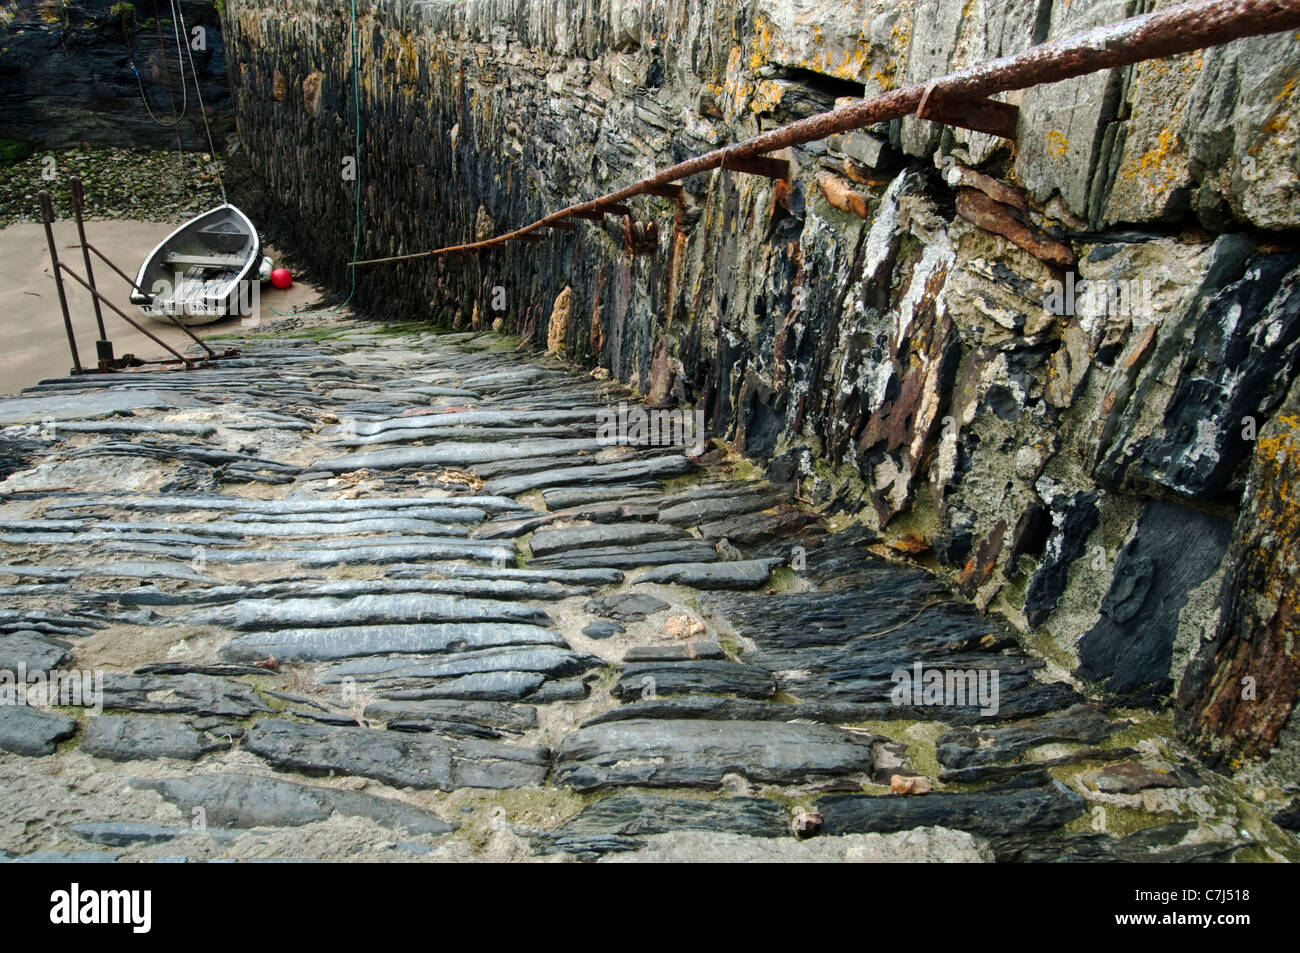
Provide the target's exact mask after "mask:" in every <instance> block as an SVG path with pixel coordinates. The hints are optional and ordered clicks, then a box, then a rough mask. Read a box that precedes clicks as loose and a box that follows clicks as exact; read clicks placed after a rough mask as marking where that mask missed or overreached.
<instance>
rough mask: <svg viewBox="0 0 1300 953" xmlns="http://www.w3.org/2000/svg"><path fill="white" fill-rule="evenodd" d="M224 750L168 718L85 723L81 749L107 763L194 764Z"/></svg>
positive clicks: (108, 717)
mask: <svg viewBox="0 0 1300 953" xmlns="http://www.w3.org/2000/svg"><path fill="white" fill-rule="evenodd" d="M225 747H227V746H226V745H224V744H221V743H213V742H212V741H210V740H208V739H205V738H204V737H203V735H201V734H199V733H198V732H197V731H195V730H194V729H193V728H191V727H189V726H188V725H186V724H183V723H182V722H178V721H172V720H171V719H169V718H151V717H148V716H143V715H139V716H122V715H101V716H99V717H98V718H91V719H90V720H89V721H88V722H86V729H85V732H84V734H83V736H82V740H81V750H82V751H84V752H86V753H87V754H90V755H94V756H95V757H96V758H106V759H107V760H109V761H136V760H153V759H155V758H177V759H179V760H182V761H196V760H198V759H199V758H201V757H202V756H203V755H204V754H206V753H207V752H209V751H216V750H219V749H221V748H225Z"/></svg>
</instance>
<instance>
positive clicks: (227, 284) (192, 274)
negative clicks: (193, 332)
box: [131, 204, 262, 327]
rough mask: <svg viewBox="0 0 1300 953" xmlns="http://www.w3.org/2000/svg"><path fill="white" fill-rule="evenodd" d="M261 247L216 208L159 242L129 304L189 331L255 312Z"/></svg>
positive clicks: (244, 223) (235, 212)
mask: <svg viewBox="0 0 1300 953" xmlns="http://www.w3.org/2000/svg"><path fill="white" fill-rule="evenodd" d="M261 262H262V242H261V239H260V238H259V237H258V234H257V229H256V228H255V227H254V226H253V223H252V222H251V221H250V220H249V218H248V216H246V215H245V214H244V213H243V212H241V211H240V210H239V209H238V208H236V207H235V206H233V205H229V204H226V205H219V206H217V207H216V208H214V209H211V210H209V211H207V212H204V213H203V214H202V215H199V216H196V217H195V218H192V219H190V220H189V221H188V222H186V223H184V224H183V225H181V226H180V227H179V228H177V229H176V230H175V231H173V232H172V233H171V234H170V235H168V236H167V237H166V238H164V239H163V240H162V241H161V242H160V243H159V244H158V246H157V247H156V248H154V250H153V251H152V252H151V253H150V254H149V256H148V257H147V258H146V259H145V260H144V263H143V264H142V265H141V266H140V270H139V272H138V273H137V275H136V279H135V286H136V287H135V289H134V290H133V291H132V292H131V303H132V304H134V305H135V306H136V307H137V308H139V309H140V312H141V313H142V314H143V315H144V316H145V317H147V318H150V319H151V320H154V321H158V322H160V323H163V324H175V323H177V322H179V323H181V324H184V325H186V326H187V327H188V326H195V325H203V324H211V323H212V322H214V321H220V320H221V319H222V318H225V317H230V316H234V315H240V316H248V315H252V314H255V313H256V310H257V306H258V292H259V287H260V286H259V282H258V274H257V272H258V268H259V266H260V265H261Z"/></svg>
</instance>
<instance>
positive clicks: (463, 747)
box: [0, 323, 1293, 861]
mask: <svg viewBox="0 0 1300 953" xmlns="http://www.w3.org/2000/svg"><path fill="white" fill-rule="evenodd" d="M223 343H225V342H223ZM240 343H241V345H242V347H243V357H242V358H240V359H238V360H234V361H229V362H223V363H222V364H221V365H220V366H217V367H214V368H212V369H204V370H195V371H192V372H189V373H179V372H164V373H156V372H151V373H133V374H130V375H119V376H117V377H115V378H113V379H111V380H97V379H58V380H50V381H45V382H43V383H42V384H40V385H39V386H37V387H34V388H31V389H29V390H28V391H26V392H24V393H23V394H21V395H19V396H17V397H15V398H12V399H5V400H0V427H2V428H3V430H0V477H3V478H4V482H3V483H0V494H2V496H0V549H2V552H0V591H2V592H3V596H4V599H3V602H0V606H3V608H0V672H6V673H8V674H6V675H4V676H2V677H3V678H7V679H8V681H7V682H0V688H7V690H8V691H9V697H10V698H12V696H13V684H14V680H15V679H16V678H17V676H18V675H19V674H21V675H23V676H24V677H25V678H26V679H27V682H28V686H27V687H28V697H29V700H30V701H31V702H33V703H34V704H29V705H15V704H5V705H0V768H2V776H3V781H2V782H0V787H2V788H3V798H2V799H0V848H2V849H3V851H4V856H6V857H8V858H13V859H22V858H29V859H61V858H74V859H87V858H90V859H99V860H105V861H131V860H190V861H202V860H213V859H222V858H234V859H257V858H281V859H369V860H376V859H378V860H393V861H430V860H464V859H491V860H502V859H539V860H549V861H558V860H573V859H581V860H627V859H632V860H638V859H639V860H647V861H650V860H682V859H707V860H817V861H828V860H908V861H910V860H937V861H965V860H1071V859H1088V860H1095V859H1115V860H1148V859H1154V860H1193V859H1195V860H1204V859H1208V860H1229V859H1236V860H1246V859H1255V860H1260V859H1266V858H1268V857H1270V856H1271V857H1273V858H1280V857H1281V856H1283V855H1286V856H1290V855H1291V853H1293V851H1292V848H1291V847H1289V846H1288V845H1287V842H1286V840H1285V839H1284V838H1281V837H1277V836H1276V831H1275V830H1272V829H1271V827H1270V825H1269V824H1268V823H1267V821H1266V820H1265V819H1264V818H1263V817H1262V816H1260V815H1258V814H1257V813H1256V812H1255V811H1254V810H1253V805H1252V799H1251V798H1250V796H1249V792H1247V791H1245V790H1244V789H1242V788H1241V787H1240V786H1238V785H1236V784H1234V783H1231V782H1229V781H1227V780H1225V779H1222V778H1219V777H1217V776H1214V775H1211V774H1209V773H1208V772H1206V771H1205V770H1204V769H1203V768H1201V767H1199V766H1197V765H1196V764H1195V763H1194V762H1192V761H1191V760H1190V759H1188V758H1187V757H1186V755H1185V754H1184V753H1183V752H1182V751H1181V749H1180V748H1179V747H1178V745H1177V744H1176V743H1174V742H1173V741H1171V740H1169V733H1170V729H1169V723H1168V718H1167V716H1164V715H1153V714H1151V713H1148V712H1141V711H1116V710H1107V709H1105V708H1104V707H1102V705H1101V704H1100V703H1098V702H1096V701H1094V700H1090V699H1089V698H1087V697H1085V696H1084V695H1083V694H1081V693H1080V691H1079V690H1078V687H1077V686H1074V685H1071V684H1070V683H1069V682H1068V681H1065V680H1061V677H1060V676H1059V674H1058V673H1054V672H1053V671H1052V670H1051V669H1050V667H1049V666H1047V665H1046V664H1045V663H1044V662H1042V661H1040V660H1038V659H1036V658H1035V657H1034V656H1033V655H1032V654H1031V653H1029V652H1027V651H1026V649H1025V648H1023V647H1022V645H1021V644H1020V642H1019V641H1018V640H1017V639H1016V638H1015V637H1014V636H1013V633H1012V631H1011V630H1010V629H1009V628H1007V627H1006V626H1005V625H1004V624H1002V623H1001V622H1000V621H999V620H998V619H996V618H994V617H992V616H983V615H981V614H979V612H977V611H976V610H975V608H974V607H973V606H971V605H970V604H968V603H967V602H965V601H963V600H961V599H959V598H957V597H955V596H954V595H952V594H951V593H949V592H948V591H947V590H946V589H945V588H944V587H943V586H942V585H941V584H940V583H938V582H937V581H936V580H935V579H934V578H932V577H931V576H930V575H929V574H928V573H927V572H926V571H925V570H923V569H921V568H918V567H916V566H912V565H908V564H905V563H901V562H898V561H896V560H891V559H889V558H886V556H885V555H884V554H886V552H887V551H886V550H884V549H883V548H882V547H881V546H880V545H878V544H879V540H878V538H877V537H876V536H875V535H874V534H873V533H871V532H870V531H868V530H867V529H865V528H863V527H861V526H857V525H854V526H848V527H838V528H837V527H833V526H832V525H831V524H830V523H828V522H827V521H826V520H825V519H824V518H823V517H822V516H820V515H819V514H817V513H814V512H811V511H810V510H808V509H807V508H806V507H804V506H803V505H802V504H800V503H798V502H797V501H795V499H794V498H793V495H792V492H791V488H789V487H782V486H777V485H773V484H770V483H768V482H765V481H764V479H763V478H762V476H761V474H760V473H759V472H758V471H757V470H755V469H754V468H753V467H752V466H751V465H750V464H749V463H747V462H746V461H744V460H742V459H740V458H737V457H735V456H734V455H732V454H730V452H729V451H728V450H727V448H726V447H724V446H721V445H718V444H716V443H712V442H710V443H708V444H706V445H705V446H704V447H698V446H696V447H692V446H689V445H687V446H682V445H667V446H611V445H609V444H608V442H607V441H604V440H601V439H600V435H599V434H598V430H597V423H598V414H599V413H600V411H601V410H602V409H605V408H610V407H617V405H618V404H619V403H620V402H622V401H628V402H629V403H631V404H632V405H633V406H635V405H636V404H635V401H634V400H632V398H631V396H630V395H629V394H628V393H627V392H626V391H625V390H623V389H622V388H620V387H619V386H617V385H614V384H612V383H609V382H603V381H599V380H596V379H593V378H592V377H591V376H587V375H584V374H580V373H578V372H575V371H573V370H572V369H570V368H567V367H564V366H562V365H560V364H559V363H557V362H555V361H554V360H553V359H547V360H542V359H539V358H537V357H524V356H521V355H519V354H517V353H515V352H514V351H513V350H512V349H510V347H509V345H508V344H507V342H505V341H504V339H502V338H498V337H495V336H492V335H475V334H445V335H435V334H432V333H427V332H419V331H412V330H410V329H409V328H394V329H383V328H378V327H376V326H374V325H360V324H354V323H345V324H341V325H337V326H332V327H329V328H320V327H317V328H307V329H299V330H297V331H295V332H294V333H293V335H284V336H281V337H278V338H274V339H271V338H266V337H263V338H250V339H249V340H246V341H243V342H240ZM693 451H699V452H697V453H696V454H695V455H692V452H693ZM59 673H64V675H63V676H60V674H59ZM936 673H937V674H936ZM73 674H80V675H81V676H82V677H83V680H84V684H85V686H86V687H87V688H88V689H90V694H89V695H88V696H87V699H88V700H91V701H96V700H99V701H102V708H101V707H99V706H95V707H94V708H92V709H90V710H87V709H86V708H85V707H78V706H77V705H70V704H66V702H69V701H75V700H77V699H75V698H73V697H72V696H69V695H64V696H63V697H61V698H60V697H54V698H51V697H50V693H49V691H48V690H47V689H48V686H50V685H53V684H56V683H57V684H60V685H61V686H62V688H63V689H64V690H65V691H71V690H72V689H74V688H76V687H78V686H77V684H76V683H75V682H74V681H72V680H71V679H70V678H69V677H67V676H69V675H73ZM99 677H102V682H100V681H98V680H97V679H98V678H99ZM936 680H937V682H938V683H939V684H937V685H936ZM913 685H915V688H916V691H915V692H914V693H912V692H904V689H907V688H910V687H911V686H913ZM932 688H933V691H931V689H932ZM87 699H82V700H87ZM50 702H53V703H54V704H50ZM60 703H64V704H60Z"/></svg>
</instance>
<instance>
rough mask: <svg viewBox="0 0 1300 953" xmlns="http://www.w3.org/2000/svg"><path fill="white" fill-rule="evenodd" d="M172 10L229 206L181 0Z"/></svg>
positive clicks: (223, 196) (210, 152) (223, 200)
mask: <svg viewBox="0 0 1300 953" xmlns="http://www.w3.org/2000/svg"><path fill="white" fill-rule="evenodd" d="M171 4H172V9H173V10H174V11H175V14H176V23H177V24H178V25H179V27H180V31H181V32H182V33H184V34H185V40H186V42H185V50H186V52H187V53H188V54H189V60H190V75H191V76H192V77H194V92H195V94H196V95H197V96H198V98H199V115H201V116H202V117H203V131H204V132H205V133H206V134H207V137H208V155H210V156H211V157H212V168H213V171H215V172H216V174H217V185H218V186H220V188H221V204H222V205H228V204H229V202H228V201H227V199H226V181H225V179H223V178H222V177H221V164H220V163H219V162H217V148H216V146H215V145H213V143H212V127H211V126H209V125H208V110H207V107H206V106H204V105H203V87H202V86H200V85H199V71H198V70H197V69H196V68H195V66H194V48H193V47H192V46H191V45H190V43H189V35H190V34H189V31H188V30H186V28H185V14H184V13H182V12H181V3H180V0H171ZM181 72H182V74H183V73H184V72H185V64H184V63H182V64H181Z"/></svg>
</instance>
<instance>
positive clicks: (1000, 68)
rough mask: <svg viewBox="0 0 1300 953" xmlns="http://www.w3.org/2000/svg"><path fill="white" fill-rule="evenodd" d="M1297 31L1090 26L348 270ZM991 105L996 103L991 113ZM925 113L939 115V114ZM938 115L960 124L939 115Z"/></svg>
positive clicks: (1296, 14)
mask: <svg viewBox="0 0 1300 953" xmlns="http://www.w3.org/2000/svg"><path fill="white" fill-rule="evenodd" d="M1297 27H1300V0H1194V2H1191V3H1184V4H1181V5H1179V6H1176V7H1169V8H1166V9H1164V10H1158V11H1155V12H1153V13H1146V14H1143V15H1141V16H1136V17H1130V18H1129V19H1127V20H1121V21H1119V22H1117V23H1112V24H1107V25H1104V26H1099V27H1094V28H1092V29H1090V30H1085V31H1082V32H1080V33H1075V34H1072V35H1071V36H1068V37H1064V38H1063V39H1060V40H1054V41H1051V42H1048V43H1042V44H1040V45H1038V46H1035V47H1033V48H1031V49H1029V50H1026V51H1025V52H1023V53H1019V54H1016V55H1015V56H1007V57H1002V58H1000V59H995V60H990V61H989V62H987V63H984V64H982V65H980V66H975V67H972V68H970V69H965V70H961V71H959V72H956V73H949V74H948V75H946V76H941V77H938V78H936V79H932V80H930V81H929V82H926V83H918V84H914V85H911V86H905V87H901V88H899V89H896V90H892V91H890V92H887V93H882V94H880V95H879V96H875V97H873V98H871V99H864V100H860V101H858V102H856V103H851V104H849V105H847V106H842V107H840V108H839V109H835V110H831V111H830V112H823V113H818V114H817V115H814V116H808V117H807V118H804V119H800V120H798V121H796V122H793V123H790V124H788V125H786V126H782V127H780V128H778V129H773V130H771V131H769V132H765V133H763V134H761V135H758V136H755V137H753V138H751V139H746V140H744V141H742V142H739V143H736V144H734V145H731V146H728V147H726V148H723V149H715V150H713V151H712V152H707V153H704V154H703V155H699V156H696V157H695V158H693V159H687V160H686V161H685V162H679V163H677V164H676V165H673V166H669V167H668V168H666V169H663V170H661V171H659V172H656V173H654V174H653V175H650V176H647V177H646V178H644V179H641V180H640V181H638V182H636V183H634V184H632V185H629V186H627V187H626V188H623V189H619V190H618V191H615V192H610V193H607V194H605V195H602V196H600V197H599V198H595V199H591V200H590V201H587V202H580V203H578V204H576V205H570V206H568V207H567V208H564V209H561V210H560V211H558V212H552V213H551V214H550V215H547V216H546V217H544V218H540V219H538V220H537V221H535V222H532V223H530V224H528V225H525V226H523V227H522V228H517V229H515V230H514V231H511V232H506V233H504V234H502V235H497V236H495V237H493V238H487V239H483V240H481V241H474V242H467V243H463V244H459V245H449V246H447V247H445V248H437V249H433V250H432V251H423V252H413V253H411V254H407V255H391V256H389V257H387V258H370V259H365V260H362V261H356V262H353V263H352V265H351V267H356V266H357V265H378V264H385V263H388V262H395V261H410V260H412V259H416V258H430V257H434V256H437V255H448V254H453V253H456V252H467V251H478V250H480V249H483V248H490V247H492V246H494V245H499V244H502V243H504V242H508V241H514V240H519V239H523V238H524V236H527V235H530V234H531V233H532V232H535V231H536V230H537V229H539V228H546V227H550V226H554V225H555V224H557V223H560V222H563V221H564V220H565V219H568V218H570V217H573V218H594V219H600V218H602V217H603V215H605V214H608V213H610V212H611V209H610V206H611V205H614V204H616V203H619V202H623V201H625V200H627V199H630V198H634V197H635V196H638V195H654V194H663V192H662V190H663V189H665V188H666V187H669V186H671V184H672V183H674V182H677V181H679V180H681V179H684V178H686V177H687V176H692V175H698V174H700V173H702V172H709V171H711V170H713V169H732V170H736V171H741V172H747V173H750V174H758V175H772V174H773V169H772V168H771V167H767V168H764V166H763V165H762V163H770V162H773V161H776V160H773V159H771V157H769V156H766V155H765V153H770V152H773V151H775V150H778V149H784V148H788V147H790V146H796V145H802V144H804V143H807V142H813V141H816V140H818V139H825V138H827V137H828V136H832V135H836V134H838V133H844V132H849V131H851V130H854V129H860V128H862V127H864V126H870V125H873V124H874V123H878V122H884V121H886V120H890V119H898V118H900V117H903V116H910V115H915V114H918V113H925V112H926V107H927V106H928V105H930V104H934V103H938V102H945V103H947V104H949V105H951V106H954V107H956V110H957V111H958V112H960V111H961V109H962V108H963V107H965V108H968V109H973V110H976V111H978V110H979V109H980V108H981V107H983V108H985V109H987V108H988V107H990V106H992V107H993V108H994V109H995V110H996V111H999V112H1003V111H1004V110H1009V109H1014V107H1010V106H1007V105H1006V104H1004V103H995V102H992V101H991V100H989V99H988V97H989V96H992V95H993V94H995V93H1003V92H1009V91H1011V90H1016V89H1025V88H1027V87H1030V86H1037V85H1039V84H1042V83H1055V82H1059V81H1061V80H1064V79H1071V78H1073V77H1076V76H1084V75H1087V74H1088V73H1095V72H1098V71H1100V70H1103V69H1111V68H1114V67H1117V66H1129V65H1132V64H1133V63H1139V62H1141V61H1143V60H1150V59H1158V58H1161V57H1167V56H1176V55H1178V54H1181V53H1190V52H1193V51H1195V50H1199V49H1204V48H1206V47H1210V46H1220V45H1222V44H1224V43H1227V42H1229V41H1231V40H1236V39H1242V38H1244V37H1249V36H1260V35H1263V34H1267V33H1277V32H1280V31H1283V30H1290V29H1295V28H1297ZM998 107H1002V109H1001V110H999V109H998ZM932 112H933V113H935V114H944V113H947V112H948V110H933V111H932ZM922 118H925V116H922ZM936 118H937V116H936ZM1003 118H1005V112H1003ZM941 121H947V122H949V123H950V124H960V123H959V122H954V120H952V119H948V118H947V117H946V116H945V118H944V119H943V120H941ZM619 214H623V212H619ZM524 240H527V239H524Z"/></svg>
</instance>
